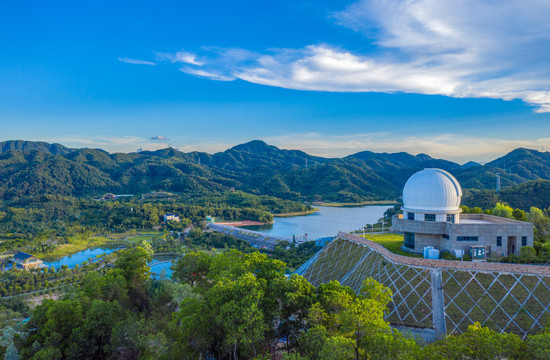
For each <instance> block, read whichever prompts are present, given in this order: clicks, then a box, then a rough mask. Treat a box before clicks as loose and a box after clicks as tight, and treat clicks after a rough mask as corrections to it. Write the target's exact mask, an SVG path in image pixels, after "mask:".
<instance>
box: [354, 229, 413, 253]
mask: <svg viewBox="0 0 550 360" xmlns="http://www.w3.org/2000/svg"><path fill="white" fill-rule="evenodd" d="M357 235H359V236H361V237H363V234H357ZM364 237H365V238H366V239H367V240H371V241H374V242H375V243H378V244H380V245H382V246H383V247H385V248H386V249H388V250H389V251H391V252H392V253H394V254H397V255H403V256H410V257H420V258H421V257H423V256H422V255H420V254H411V253H408V252H406V251H403V250H401V245H403V235H399V234H392V233H385V234H366V235H365V236H364Z"/></svg>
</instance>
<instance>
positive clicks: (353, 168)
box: [0, 140, 550, 210]
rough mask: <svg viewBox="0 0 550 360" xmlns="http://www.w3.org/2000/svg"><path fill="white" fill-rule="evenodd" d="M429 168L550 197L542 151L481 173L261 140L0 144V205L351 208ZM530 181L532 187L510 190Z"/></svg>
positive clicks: (390, 194) (415, 159)
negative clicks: (212, 199)
mask: <svg viewBox="0 0 550 360" xmlns="http://www.w3.org/2000/svg"><path fill="white" fill-rule="evenodd" d="M306 162H307V166H306ZM428 167H437V168H441V169H444V170H447V171H449V172H451V173H452V174H453V175H454V176H456V178H457V179H458V180H459V181H460V183H461V185H462V187H463V188H464V189H471V190H476V191H479V190H488V191H490V190H494V189H495V185H496V174H497V173H498V174H499V175H500V177H501V183H502V188H503V189H508V188H511V190H509V191H508V192H509V193H506V191H503V192H502V196H503V198H501V199H500V200H502V201H507V202H514V204H513V205H512V206H514V207H516V206H517V207H521V208H523V209H524V210H528V207H529V206H537V207H540V208H546V207H548V206H550V203H549V202H550V199H549V198H548V197H545V196H544V195H547V193H548V187H549V186H548V184H547V183H544V182H536V181H537V180H546V181H548V180H550V153H548V152H539V151H536V150H529V149H516V150H514V151H512V152H510V153H509V154H507V155H505V156H503V157H501V158H499V159H496V160H494V161H492V162H490V163H487V164H485V165H483V166H482V165H479V164H475V163H473V164H472V163H468V164H465V165H459V164H457V163H454V162H451V161H446V160H441V159H434V158H432V157H430V156H428V155H425V154H419V155H410V154H407V153H394V154H388V153H373V152H369V151H364V152H360V153H357V154H352V155H349V156H347V157H344V158H323V157H318V156H312V155H309V154H306V153H304V152H302V151H298V150H283V149H279V148H277V147H275V146H271V145H268V144H266V143H264V142H262V141H259V140H254V141H251V142H248V143H245V144H241V145H237V146H235V147H233V148H231V149H228V150H226V151H223V152H219V153H215V154H207V153H200V152H190V153H184V152H180V151H177V150H175V149H173V148H167V149H162V150H157V151H142V152H136V153H128V154H126V153H114V154H110V153H108V152H106V151H103V150H100V149H70V148H66V147H64V146H62V145H59V144H47V143H40V142H29V141H5V142H2V143H0V178H1V179H2V180H3V181H2V182H1V183H0V201H4V202H10V201H17V200H19V199H24V198H28V197H36V196H41V195H48V194H49V195H62V196H70V197H78V198H82V197H84V198H92V197H100V196H102V195H103V194H105V193H107V192H110V193H115V194H134V195H138V196H140V195H141V194H144V193H147V192H150V191H156V190H164V191H170V192H176V193H178V196H180V197H181V198H182V199H186V200H191V199H196V198H197V197H203V196H218V195H220V194H223V193H224V192H225V191H228V190H230V189H236V190H241V191H244V192H247V193H251V194H255V195H270V196H274V197H278V198H282V199H287V200H294V201H300V202H303V201H333V202H347V203H357V202H362V201H372V200H394V199H396V198H398V197H399V196H400V195H401V191H402V189H403V185H404V184H405V182H406V180H407V179H408V178H409V177H410V176H411V175H412V174H414V173H415V172H416V171H418V170H421V169H424V168H428ZM531 181H535V182H536V183H535V184H532V185H527V186H526V187H525V188H518V189H512V188H513V186H515V185H520V184H526V183H528V182H531ZM514 193H519V195H516V196H514ZM522 193H525V194H527V193H532V194H534V195H537V196H538V199H541V200H539V201H541V202H544V203H543V204H541V203H537V204H525V203H524V202H525V200H522ZM523 199H525V198H524V197H523ZM522 201H523V203H522ZM516 202H517V203H518V204H517V205H516ZM466 205H468V206H470V205H472V204H470V203H468V204H466ZM492 205H494V203H493V204H492ZM479 206H485V205H479Z"/></svg>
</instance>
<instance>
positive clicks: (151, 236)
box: [128, 231, 164, 242]
mask: <svg viewBox="0 0 550 360" xmlns="http://www.w3.org/2000/svg"><path fill="white" fill-rule="evenodd" d="M162 235H164V233H162V232H160V231H159V232H155V233H145V234H144V233H140V234H139V235H136V236H132V237H129V238H128V240H129V241H132V242H139V241H142V240H145V241H151V240H153V239H156V238H159V237H162Z"/></svg>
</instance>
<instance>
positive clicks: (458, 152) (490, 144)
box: [265, 132, 550, 162]
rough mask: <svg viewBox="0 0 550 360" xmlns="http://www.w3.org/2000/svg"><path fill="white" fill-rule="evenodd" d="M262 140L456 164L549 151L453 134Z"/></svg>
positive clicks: (319, 151) (545, 142)
mask: <svg viewBox="0 0 550 360" xmlns="http://www.w3.org/2000/svg"><path fill="white" fill-rule="evenodd" d="M265 140H266V141H267V142H268V143H270V144H273V145H276V146H278V147H280V148H286V149H296V148H297V146H296V144H299V146H298V148H299V150H303V151H305V152H307V153H309V154H312V155H318V156H327V157H342V156H347V155H350V154H354V153H357V152H360V151H365V150H370V151H374V152H389V153H395V152H401V151H404V152H408V153H411V154H415V155H416V154H420V153H424V154H428V155H430V156H432V157H436V158H442V159H448V160H453V161H457V162H467V161H470V160H475V161H490V160H493V159H495V158H497V157H500V156H502V155H504V154H506V153H508V152H510V151H512V150H514V149H516V148H518V147H525V148H530V149H538V150H543V149H546V150H549V149H550V138H540V139H535V140H506V139H494V138H488V137H475V136H464V135H456V134H442V135H437V136H405V135H398V134H395V133H385V132H383V133H368V134H354V135H342V136H330V135H322V134H318V133H305V134H290V135H284V136H278V137H269V138H266V139H265Z"/></svg>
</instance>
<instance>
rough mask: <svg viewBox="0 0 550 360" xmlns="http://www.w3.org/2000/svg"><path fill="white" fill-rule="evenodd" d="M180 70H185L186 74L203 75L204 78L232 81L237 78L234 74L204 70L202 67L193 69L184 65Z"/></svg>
mask: <svg viewBox="0 0 550 360" xmlns="http://www.w3.org/2000/svg"><path fill="white" fill-rule="evenodd" d="M180 71H181V72H184V73H186V74H190V75H195V76H198V77H203V78H208V79H211V80H218V81H232V80H235V77H233V76H230V75H222V74H217V73H214V72H210V71H206V70H202V69H192V68H189V67H182V68H181V69H180Z"/></svg>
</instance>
